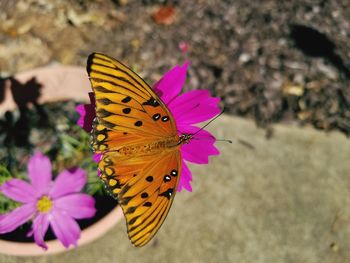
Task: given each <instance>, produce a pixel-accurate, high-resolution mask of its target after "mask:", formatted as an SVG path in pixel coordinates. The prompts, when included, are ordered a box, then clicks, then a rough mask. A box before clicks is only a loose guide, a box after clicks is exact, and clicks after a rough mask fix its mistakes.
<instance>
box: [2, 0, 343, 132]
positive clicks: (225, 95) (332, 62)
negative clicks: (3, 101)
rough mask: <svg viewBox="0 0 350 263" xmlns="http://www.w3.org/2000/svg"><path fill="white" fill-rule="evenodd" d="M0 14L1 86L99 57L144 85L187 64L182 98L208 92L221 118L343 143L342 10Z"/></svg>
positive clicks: (43, 3) (333, 5) (27, 9)
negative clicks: (28, 73) (36, 71)
mask: <svg viewBox="0 0 350 263" xmlns="http://www.w3.org/2000/svg"><path fill="white" fill-rule="evenodd" d="M164 6H167V7H168V8H164ZM0 10H1V13H0V74H1V75H2V76H3V77H6V76H9V75H11V74H14V73H17V72H20V71H23V70H27V69H32V68H35V67H38V66H41V65H45V64H48V63H57V62H58V63H63V64H75V65H85V63H86V57H87V56H88V54H89V53H91V52H93V51H99V52H104V53H107V54H109V55H111V56H114V57H115V58H117V59H119V60H122V61H124V62H125V63H126V64H128V65H131V66H132V67H133V68H134V69H135V70H136V71H137V72H139V73H140V74H141V75H142V76H144V77H145V78H146V79H147V80H148V81H149V82H150V83H154V82H155V81H156V80H157V79H158V78H159V77H160V76H161V74H163V73H164V72H165V71H166V70H167V69H169V68H170V67H172V66H174V65H175V64H177V63H182V62H183V61H184V60H185V59H189V60H190V61H191V69H190V71H189V81H188V82H187V89H197V88H207V89H210V90H211V91H212V93H213V94H214V95H216V96H220V97H221V98H222V101H223V105H224V106H225V107H226V110H227V112H229V113H232V114H234V115H239V116H246V117H248V118H252V119H254V120H255V121H256V123H257V124H258V125H260V126H263V127H267V128H269V126H270V125H269V124H270V123H273V122H298V123H301V124H310V125H313V126H314V127H316V128H320V129H325V130H330V129H337V130H341V131H343V132H344V133H345V134H347V135H349V134H350V110H349V108H350V107H349V104H350V92H349V89H348V85H349V76H350V74H349V69H350V63H349V58H350V42H349V34H350V2H349V1H348V0H339V1H324V0H322V1H321V0H320V1H313V0H306V1H270V0H266V1H243V0H239V1H204V0H197V1H194V0H193V1H175V0H174V1H161V0H158V1H156V0H143V1H136V0H119V1H118V0H115V1H102V0H97V1H88V0H86V1H85V0H80V1H73V0H71V1H68V0H65V1H54V0H28V1H9V0H0ZM184 45H185V46H187V49H188V50H187V51H186V50H184V49H183V46H184ZM0 92H1V89H0ZM0 95H1V94H0ZM0 98H1V96H0ZM267 131H268V133H267V135H271V133H270V132H271V129H267Z"/></svg>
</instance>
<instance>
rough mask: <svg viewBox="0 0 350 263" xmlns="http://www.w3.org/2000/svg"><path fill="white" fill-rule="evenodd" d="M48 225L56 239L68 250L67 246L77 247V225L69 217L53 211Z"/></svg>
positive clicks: (78, 230) (78, 234)
mask: <svg viewBox="0 0 350 263" xmlns="http://www.w3.org/2000/svg"><path fill="white" fill-rule="evenodd" d="M49 220H50V224H51V227H52V230H53V232H54V233H55V235H56V237H57V238H58V239H59V240H60V241H61V243H62V244H63V245H64V246H65V247H66V248H68V247H69V245H74V246H76V245H77V241H78V239H79V237H80V228H79V225H78V223H77V222H76V221H75V220H74V219H73V218H72V217H71V216H69V215H67V214H65V213H62V212H60V211H58V210H53V211H52V213H51V214H50V218H49Z"/></svg>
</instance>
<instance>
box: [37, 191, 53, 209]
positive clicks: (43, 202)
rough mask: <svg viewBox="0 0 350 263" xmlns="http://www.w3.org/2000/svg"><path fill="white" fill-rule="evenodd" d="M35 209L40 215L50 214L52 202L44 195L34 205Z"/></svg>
mask: <svg viewBox="0 0 350 263" xmlns="http://www.w3.org/2000/svg"><path fill="white" fill-rule="evenodd" d="M36 208H37V209H38V211H39V212H40V213H47V212H50V210H51V208H52V200H51V199H50V198H49V197H48V196H46V195H44V196H43V197H41V198H40V199H39V201H38V202H37V203H36Z"/></svg>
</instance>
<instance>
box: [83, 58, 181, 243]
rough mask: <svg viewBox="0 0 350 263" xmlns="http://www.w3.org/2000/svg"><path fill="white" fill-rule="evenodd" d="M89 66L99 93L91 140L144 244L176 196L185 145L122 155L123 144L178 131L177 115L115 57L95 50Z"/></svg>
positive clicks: (134, 238)
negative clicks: (153, 153)
mask: <svg viewBox="0 0 350 263" xmlns="http://www.w3.org/2000/svg"><path fill="white" fill-rule="evenodd" d="M87 71H88V74H89V77H90V81H91V84H92V88H93V91H94V93H95V99H96V119H95V121H94V123H93V131H92V138H93V140H92V146H93V149H94V150H95V152H98V153H103V156H102V159H101V161H100V162H99V169H100V171H101V178H102V180H103V181H104V182H105V183H106V185H107V187H108V188H109V189H110V192H111V193H112V194H113V196H115V197H116V198H117V199H118V201H119V204H120V205H121V207H122V209H123V211H124V215H125V218H126V222H127V229H128V235H129V238H130V240H131V242H132V243H133V244H134V245H135V246H143V245H145V244H147V243H148V242H149V241H150V240H151V239H152V237H153V236H154V235H155V234H156V232H157V230H158V229H159V228H160V226H161V225H162V223H163V222H164V220H165V218H166V216H167V214H168V211H169V209H170V206H171V204H172V201H173V199H174V196H175V193H176V189H177V184H178V181H179V175H178V173H179V171H180V170H181V156H180V151H179V150H177V149H175V148H174V150H172V151H163V152H160V153H159V154H155V155H143V156H142V155H136V156H132V155H129V156H125V155H124V156H123V155H120V154H118V149H120V148H122V147H127V146H128V145H130V146H132V145H137V144H143V145H147V144H151V143H152V142H155V141H157V140H161V139H166V138H169V137H174V136H176V134H177V130H176V125H175V121H174V118H173V116H172V115H171V113H170V112H169V110H168V109H167V107H166V105H165V104H164V103H163V102H162V101H161V100H160V98H159V97H158V96H157V95H156V94H155V93H154V91H153V90H152V89H151V88H150V87H149V86H148V85H147V84H146V83H145V82H144V81H143V80H142V79H141V78H140V77H139V76H138V75H137V74H136V73H134V72H133V71H132V70H130V69H129V68H127V67H126V66H124V65H123V64H122V63H120V62H118V61H116V60H115V59H113V58H110V57H108V56H106V55H103V54H98V53H94V54H91V55H90V56H89V58H88V65H87Z"/></svg>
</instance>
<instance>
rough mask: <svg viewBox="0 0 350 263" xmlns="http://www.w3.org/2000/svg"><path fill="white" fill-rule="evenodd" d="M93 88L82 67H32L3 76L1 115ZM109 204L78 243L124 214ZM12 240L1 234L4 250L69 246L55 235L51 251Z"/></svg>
mask: <svg viewBox="0 0 350 263" xmlns="http://www.w3.org/2000/svg"><path fill="white" fill-rule="evenodd" d="M89 91H91V88H90V83H89V80H88V77H87V74H86V71H85V69H84V68H82V67H73V66H48V67H42V68H38V69H35V70H30V71H27V72H24V73H20V74H18V75H16V76H13V77H10V78H8V79H6V80H0V115H3V113H5V112H6V111H11V110H14V109H16V108H17V107H18V108H19V109H21V107H28V106H29V107H30V106H32V105H34V106H35V105H40V104H43V103H48V102H58V101H67V100H70V101H79V102H84V101H86V102H87V101H88V99H89V98H88V92H89ZM106 198H110V197H106ZM95 199H96V198H95ZM99 202H100V207H104V204H105V203H104V201H103V200H100V201H99ZM114 202H115V201H114ZM115 203H116V202H115ZM101 204H102V205H101ZM109 207H110V209H111V210H108V211H104V212H103V213H102V214H101V213H100V214H99V216H95V217H96V218H98V220H96V221H95V222H93V223H92V222H89V223H88V224H89V226H87V227H86V228H83V229H82V232H81V236H80V239H79V240H78V246H80V245H83V244H86V243H88V242H91V241H93V240H95V239H97V238H98V237H100V236H102V235H103V234H105V233H106V232H107V231H108V230H109V229H111V228H112V227H113V226H114V225H115V224H116V223H117V222H118V221H119V220H120V219H121V218H122V217H123V213H122V210H121V208H120V207H119V206H116V204H114V203H113V204H112V205H111V204H110V205H109ZM97 210H98V206H97ZM78 223H79V221H78ZM12 240H13V239H11V241H9V240H4V239H1V236H0V253H3V254H11V255H17V256H36V255H47V254H53V253H58V252H62V251H66V250H67V249H66V248H65V247H64V246H63V245H62V244H61V243H60V241H58V240H55V239H54V240H50V241H47V242H46V244H47V245H48V250H47V251H45V250H43V249H42V248H41V247H39V246H37V245H36V244H35V243H34V242H30V243H28V242H16V241H15V240H13V241H12ZM72 248H74V247H73V246H71V247H70V248H69V249H72Z"/></svg>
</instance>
